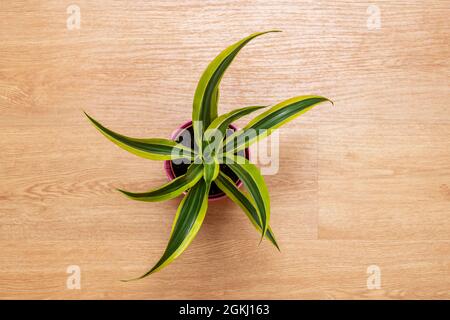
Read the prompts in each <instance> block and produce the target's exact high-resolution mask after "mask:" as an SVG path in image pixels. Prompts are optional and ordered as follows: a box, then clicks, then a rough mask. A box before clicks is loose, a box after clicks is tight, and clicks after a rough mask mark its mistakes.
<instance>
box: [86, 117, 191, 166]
mask: <svg viewBox="0 0 450 320" xmlns="http://www.w3.org/2000/svg"><path fill="white" fill-rule="evenodd" d="M84 114H85V115H86V116H87V117H88V118H89V120H90V121H91V122H92V124H93V125H94V127H95V128H97V130H98V131H100V133H101V134H103V135H104V136H105V137H106V138H108V139H109V140H111V141H112V142H113V143H115V144H116V145H118V146H119V147H121V148H122V149H124V150H126V151H128V152H130V153H132V154H135V155H137V156H139V157H142V158H146V159H151V160H174V159H183V158H188V159H193V158H194V151H193V150H192V149H190V148H187V147H185V146H183V145H181V144H177V143H176V142H175V141H172V140H168V139H136V138H130V137H127V136H124V135H121V134H119V133H116V132H114V131H112V130H110V129H108V128H106V127H104V126H103V125H101V124H100V123H99V122H98V121H96V120H95V119H94V118H92V117H90V116H89V115H88V114H87V113H86V112H85V113H84Z"/></svg>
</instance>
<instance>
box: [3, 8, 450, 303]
mask: <svg viewBox="0 0 450 320" xmlns="http://www.w3.org/2000/svg"><path fill="white" fill-rule="evenodd" d="M71 3H72V1H71V2H67V1H56V0H54V1H23V0H17V1H2V3H1V5H0V132H1V136H0V150H1V152H0V177H1V183H0V252H1V253H0V298H4V299H14V298H38V299H46V298H57V299H60V298H63V299H65V298H89V299H90V298H106V299H110V298H119V299H122V298H126V299H128V298H145V299H166V298H184V299H190V298H198V299H205V298H211V299H213V298H214V299H222V298H226V299H241V298H245V299H272V298H277V299H280V298H286V299H312V298H320V299H332V298H351V299H353V298H356V299H372V298H375V299H377V298H394V299H403V298H412V299H417V298H432V299H435V298H445V299H449V298H450V139H449V136H450V106H449V102H450V90H449V86H450V77H449V75H450V65H449V64H450V45H449V39H450V23H449V17H450V1H448V0H442V1H439V0H430V1H423V0H417V1H416V0H413V1H410V0H408V1H372V2H367V1H349V0H347V1H320V2H317V3H316V2H314V1H300V0H291V1H279V0H270V1H268V0H261V1H245V0H227V1H220V2H218V1H200V0H198V1H172V2H170V1H162V0H160V1H81V0H79V1H76V2H75V3H76V4H77V5H78V6H79V8H80V10H81V11H80V13H81V24H80V29H74V30H68V28H67V26H66V20H67V19H68V17H69V14H68V13H67V7H68V6H69V4H71ZM370 3H373V4H375V5H376V6H377V7H375V8H374V7H370V8H369V9H368V6H369V4H370ZM377 8H378V9H379V13H380V18H381V20H380V23H381V25H380V28H379V29H377V28H375V29H373V24H371V23H373V20H371V19H372V18H373V15H374V14H375V15H376V13H377V10H376V9H377ZM374 10H375V11H374ZM375 18H376V17H375ZM368 20H369V24H368ZM268 29H281V30H283V31H284V32H283V33H278V34H270V35H266V36H264V37H261V38H259V39H257V40H255V41H254V42H252V43H251V44H249V45H248V46H247V47H246V48H244V50H243V51H242V52H241V53H240V54H239V56H238V57H237V59H236V60H235V62H234V63H233V65H232V66H231V67H230V69H229V70H228V72H227V74H226V76H225V77H224V79H223V82H222V86H221V101H220V111H221V112H226V111H229V110H231V109H232V108H236V107H242V106H247V105H255V104H273V103H276V102H278V101H281V100H284V99H286V98H289V97H291V96H295V95H302V94H311V93H315V94H321V95H324V96H327V97H329V98H331V99H332V100H334V102H335V107H330V106H329V105H326V104H324V105H321V106H320V107H317V108H316V109H314V110H313V111H311V112H309V113H307V114H305V115H304V116H302V117H301V118H299V119H297V120H296V121H295V122H292V123H290V124H288V125H287V126H286V127H285V128H284V129H283V130H282V131H281V134H280V141H281V146H280V169H279V172H278V174H276V175H271V176H267V177H266V180H267V184H268V187H269V189H270V192H271V203H272V226H273V229H274V231H275V233H276V235H277V237H278V241H279V243H280V246H281V253H279V252H277V251H276V250H274V249H273V247H271V246H270V244H269V243H268V242H267V241H265V242H263V243H262V244H261V245H260V246H258V242H259V236H258V234H257V233H256V232H255V230H254V229H253V227H252V226H251V225H250V223H249V222H248V221H247V220H246V217H245V215H244V214H243V213H242V212H241V211H240V209H239V208H238V207H237V206H236V205H235V204H233V203H232V202H230V201H228V200H224V201H220V202H215V203H212V204H211V205H210V209H209V212H208V215H207V217H206V220H205V223H204V225H203V227H202V230H201V231H200V232H199V235H198V236H197V238H196V239H195V240H194V242H193V243H192V245H191V247H190V248H189V249H188V250H187V251H186V252H185V253H184V254H183V255H182V256H181V257H180V258H179V259H178V260H176V262H174V263H173V264H172V265H170V266H169V267H168V268H166V269H164V270H163V271H162V272H159V273H157V274H155V275H153V276H151V277H149V278H147V279H145V280H142V281H137V282H129V283H123V282H120V281H119V280H120V279H124V278H130V277H134V276H138V275H140V274H141V273H143V272H144V271H146V270H147V269H148V268H149V267H151V266H152V264H153V263H154V262H156V260H157V259H158V258H159V256H160V254H161V253H162V251H163V249H164V247H165V244H166V242H167V240H168V236H169V232H170V227H171V222H172V219H173V216H174V213H175V210H176V207H177V204H178V202H179V199H176V200H172V201H168V202H165V203H141V202H133V201H131V200H128V199H125V198H124V197H123V196H121V195H120V194H119V193H118V192H116V191H115V188H117V187H120V188H126V189H129V190H135V191H141V190H142V191H144V190H146V189H149V188H151V187H154V186H157V185H159V184H161V183H162V182H164V181H166V177H165V175H164V172H163V171H162V163H160V162H151V161H148V160H145V159H141V158H137V157H135V156H133V155H130V154H128V153H126V152H124V151H123V150H120V149H119V148H117V147H116V146H114V145H113V144H111V143H110V142H108V141H107V140H106V139H104V137H102V136H101V135H100V134H98V132H97V131H95V129H94V128H93V127H92V126H91V125H90V124H89V123H88V121H87V120H86V118H85V117H84V115H83V113H82V110H86V111H88V112H89V113H90V114H92V115H93V116H94V117H96V118H97V119H99V120H100V121H102V122H103V123H104V124H105V125H107V126H108V127H110V128H112V129H114V130H117V131H118V132H121V133H124V134H127V135H130V136H137V137H168V136H169V135H170V133H171V132H172V130H173V129H174V128H175V127H177V126H178V125H180V124H181V123H183V122H184V121H186V120H188V119H189V118H190V116H191V106H192V98H193V93H194V90H195V87H196V83H197V80H198V78H199V76H200V75H201V73H202V71H203V70H204V68H205V67H206V65H207V64H208V62H209V61H210V60H211V59H212V58H213V57H214V56H215V55H216V54H217V53H218V52H220V51H221V50H222V49H223V48H225V47H226V46H227V45H229V44H231V43H233V42H234V41H237V40H239V39H240V38H242V37H244V36H246V35H248V34H250V33H252V32H255V31H262V30H268ZM237 124H238V125H240V126H242V124H245V120H243V121H239V122H238V123H237ZM70 265H77V266H79V267H80V270H81V289H80V290H77V289H72V290H71V289H68V288H67V286H66V282H67V278H68V276H70V275H69V274H68V273H67V272H66V271H67V268H68V267H69V266H70ZM371 265H376V266H378V267H379V270H380V271H381V274H380V275H381V286H380V288H379V289H373V288H372V289H369V288H370V287H368V286H367V281H368V277H370V276H371V274H368V273H367V270H368V267H369V266H371Z"/></svg>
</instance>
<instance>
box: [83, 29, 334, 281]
mask: <svg viewBox="0 0 450 320" xmlns="http://www.w3.org/2000/svg"><path fill="white" fill-rule="evenodd" d="M269 32H277V31H267V32H260V33H254V34H251V35H250V36H248V37H246V38H244V39H242V40H240V41H238V42H236V43H235V44H233V45H231V46H229V47H228V48H226V49H225V50H224V51H222V52H221V53H220V54H219V55H218V56H217V57H216V58H215V59H214V60H213V61H212V62H211V63H210V64H209V65H208V67H207V68H206V70H205V71H204V73H203V75H202V76H201V78H200V81H199V82H198V85H197V89H196V91H195V95H194V103H193V110H192V123H193V132H194V138H193V142H194V143H193V145H194V147H189V146H186V145H182V144H180V143H177V142H175V141H173V140H169V139H162V138H156V139H155V138H151V139H137V138H130V137H127V136H124V135H121V134H119V133H116V132H114V131H112V130H110V129H108V128H106V127H104V126H103V125H101V124H100V123H99V122H98V121H96V120H95V119H93V118H92V117H90V116H89V115H87V114H86V116H87V117H88V118H89V120H90V121H91V122H92V124H93V125H94V126H95V127H96V128H97V129H98V130H99V131H100V132H101V133H102V134H103V135H104V136H105V137H106V138H108V139H109V140H111V141H112V142H113V143H115V144H116V145H118V146H119V147H121V148H123V149H125V150H127V151H129V152H131V153H133V154H135V155H137V156H140V157H143V158H147V159H151V160H171V161H175V160H177V159H178V160H180V159H183V161H185V160H187V161H188V162H190V165H189V167H188V169H187V171H186V173H185V174H184V175H181V176H178V177H176V178H175V179H173V180H171V181H169V182H168V183H166V184H164V185H163V186H161V187H159V188H156V189H153V190H150V191H148V192H144V193H133V192H129V191H124V190H119V191H121V192H122V193H124V194H125V195H126V196H127V197H129V198H131V199H133V200H139V201H148V202H154V201H164V200H169V199H172V198H175V197H178V196H180V195H181V194H183V193H184V194H185V195H184V197H183V199H182V200H181V202H180V204H179V207H178V210H177V212H176V215H175V219H174V221H173V226H172V231H171V234H170V238H169V243H168V245H167V247H166V249H165V251H164V253H163V255H162V257H161V258H160V259H159V261H158V262H157V263H156V264H155V265H154V266H153V267H152V268H151V269H150V270H148V271H147V272H146V273H144V274H143V275H142V276H140V277H139V278H136V279H141V278H144V277H146V276H148V275H150V274H152V273H154V272H156V271H159V270H161V269H162V268H164V267H165V266H167V265H168V264H169V263H171V262H172V261H173V260H174V259H176V258H177V257H178V256H179V255H180V254H181V253H182V252H183V251H184V250H185V249H186V248H187V247H188V246H189V244H190V243H191V242H192V240H193V239H194V238H195V236H196V235H197V233H198V231H199V229H200V227H201V225H202V222H203V220H204V218H205V214H206V211H207V208H208V195H209V191H210V188H211V185H212V183H215V184H216V185H217V186H218V187H219V188H220V189H221V190H222V191H223V192H224V193H225V194H226V195H227V196H228V197H229V198H230V199H231V200H232V201H234V202H235V203H236V204H237V205H239V206H240V207H241V208H242V210H243V211H244V213H245V214H246V215H247V217H248V219H249V220H250V221H251V223H252V224H253V225H254V227H255V228H256V229H257V230H258V231H259V232H260V233H261V240H262V239H263V238H267V239H268V240H269V241H270V242H271V243H272V244H273V245H274V246H275V247H276V248H278V249H279V247H278V244H277V242H276V240H275V236H274V233H273V231H272V229H271V228H270V223H269V221H270V202H269V192H268V189H267V186H266V183H265V182H264V179H263V177H262V175H261V173H260V170H259V169H258V168H257V167H256V166H255V165H254V164H252V163H250V161H249V160H248V159H247V158H245V156H242V152H241V154H239V151H241V150H244V149H246V148H248V147H249V146H250V145H251V144H252V143H254V142H256V141H258V140H259V139H262V138H264V137H267V136H268V135H270V134H271V133H272V132H273V130H275V129H277V128H279V127H280V126H282V125H283V124H285V123H287V122H289V121H291V120H293V119H294V118H296V117H298V116H299V115H301V114H303V113H305V112H306V111H308V110H310V109H311V108H313V107H314V106H316V105H317V104H319V103H321V102H324V101H330V100H328V99H327V98H325V97H321V96H315V95H308V96H298V97H294V98H290V99H288V100H285V101H283V102H280V103H278V104H276V105H274V106H272V107H265V106H251V107H244V108H240V109H236V110H233V111H231V112H228V113H226V114H223V115H220V116H218V112H217V105H218V100H219V84H220V81H221V79H222V77H223V75H224V73H225V71H226V70H227V68H228V66H229V65H230V64H231V62H232V61H233V59H234V58H235V57H236V55H237V54H238V52H239V51H240V50H241V49H242V48H243V47H244V46H245V45H246V44H247V43H248V42H250V41H251V40H252V39H254V38H256V37H258V36H260V35H263V34H266V33H269ZM263 108H265V109H266V110H265V111H264V112H263V113H261V114H260V115H258V116H257V117H255V118H254V119H253V120H251V121H250V122H249V123H248V124H247V125H246V126H245V127H244V128H243V129H240V130H237V131H235V132H233V133H232V134H231V135H228V136H227V135H226V133H227V132H226V131H227V129H228V128H229V126H230V125H231V124H232V122H234V121H236V120H238V119H239V118H241V117H243V116H246V115H248V114H250V113H252V112H255V111H257V110H260V109H263ZM223 166H225V167H226V168H229V169H230V170H231V171H230V172H233V173H234V174H235V176H237V177H238V179H239V180H240V181H242V182H243V184H244V187H245V190H246V191H241V190H239V188H238V185H237V183H236V181H233V180H232V179H231V178H230V176H229V175H227V174H226V172H224V171H223V170H222V168H223Z"/></svg>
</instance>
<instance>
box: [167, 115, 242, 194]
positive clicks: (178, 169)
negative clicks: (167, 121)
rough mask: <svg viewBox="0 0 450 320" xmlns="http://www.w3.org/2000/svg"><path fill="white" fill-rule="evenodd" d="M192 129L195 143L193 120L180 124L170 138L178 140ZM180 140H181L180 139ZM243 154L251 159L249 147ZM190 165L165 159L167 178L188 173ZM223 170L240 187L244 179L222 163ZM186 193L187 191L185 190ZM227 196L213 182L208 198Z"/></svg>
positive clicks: (232, 126) (232, 127)
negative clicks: (239, 177) (240, 178)
mask: <svg viewBox="0 0 450 320" xmlns="http://www.w3.org/2000/svg"><path fill="white" fill-rule="evenodd" d="M229 128H230V129H231V130H233V131H237V130H238V128H237V127H236V126H234V125H232V124H231V125H229ZM186 130H188V131H190V132H191V134H192V135H191V141H192V143H193V141H194V136H193V133H192V121H187V122H186V123H184V124H183V125H182V126H180V127H179V128H178V129H176V130H175V131H174V132H173V133H172V135H171V136H170V138H171V139H172V140H174V141H178V140H179V137H180V136H181V135H182V133H183V132H184V131H186ZM178 142H179V141H178ZM189 147H191V148H193V145H190V146H189ZM238 154H239V155H241V156H245V158H247V159H248V160H250V150H249V149H248V148H247V149H245V150H244V151H240V152H239V153H238ZM188 166H189V165H188V164H182V165H179V164H175V163H173V162H172V161H171V160H165V161H164V170H165V171H166V175H167V178H168V179H169V181H171V180H173V179H175V178H176V177H179V176H180V175H183V174H184V173H186V170H187V167H188ZM221 171H222V172H224V173H225V174H226V175H228V176H229V177H230V178H231V179H232V180H233V181H235V183H236V186H237V187H238V188H240V187H241V186H242V181H241V180H239V179H238V177H237V176H236V175H235V174H234V172H233V171H231V169H229V168H228V167H224V165H221ZM185 193H186V192H185ZM223 198H226V194H225V193H224V192H222V190H220V189H219V187H217V186H216V184H215V183H214V182H213V183H212V184H211V189H210V191H209V196H208V200H209V201H216V200H220V199H223Z"/></svg>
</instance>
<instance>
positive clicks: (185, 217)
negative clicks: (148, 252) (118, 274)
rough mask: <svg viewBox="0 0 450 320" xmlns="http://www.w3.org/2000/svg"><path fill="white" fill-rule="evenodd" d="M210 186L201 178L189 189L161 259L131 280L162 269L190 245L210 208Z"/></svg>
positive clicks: (178, 211)
mask: <svg viewBox="0 0 450 320" xmlns="http://www.w3.org/2000/svg"><path fill="white" fill-rule="evenodd" d="M209 187H210V186H209V185H208V184H207V183H206V182H205V181H204V180H203V179H200V180H199V181H198V182H197V184H196V185H195V186H193V187H192V188H191V189H190V190H189V192H188V194H187V195H186V196H185V197H184V199H183V200H182V201H181V203H180V205H179V207H178V210H177V214H176V216H175V219H174V222H173V224H172V232H171V234H170V239H169V243H168V245H167V247H166V250H165V251H164V253H163V255H162V257H161V259H159V261H158V262H157V263H156V264H155V265H154V266H153V268H151V269H150V270H149V271H147V272H146V273H145V274H143V275H142V276H140V277H139V278H136V279H131V280H137V279H142V278H145V277H147V276H148V275H150V274H152V273H155V272H157V271H159V270H161V269H162V268H164V267H165V266H167V265H168V264H170V263H171V262H172V261H174V260H175V259H176V258H177V257H178V256H179V255H180V254H181V253H183V251H184V250H185V249H186V248H187V247H188V246H189V244H190V243H191V242H192V240H193V239H194V238H195V236H196V235H197V233H198V231H199V229H200V227H201V225H202V222H203V219H204V218H205V214H206V210H207V208H208V193H209ZM125 281H130V280H125Z"/></svg>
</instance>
